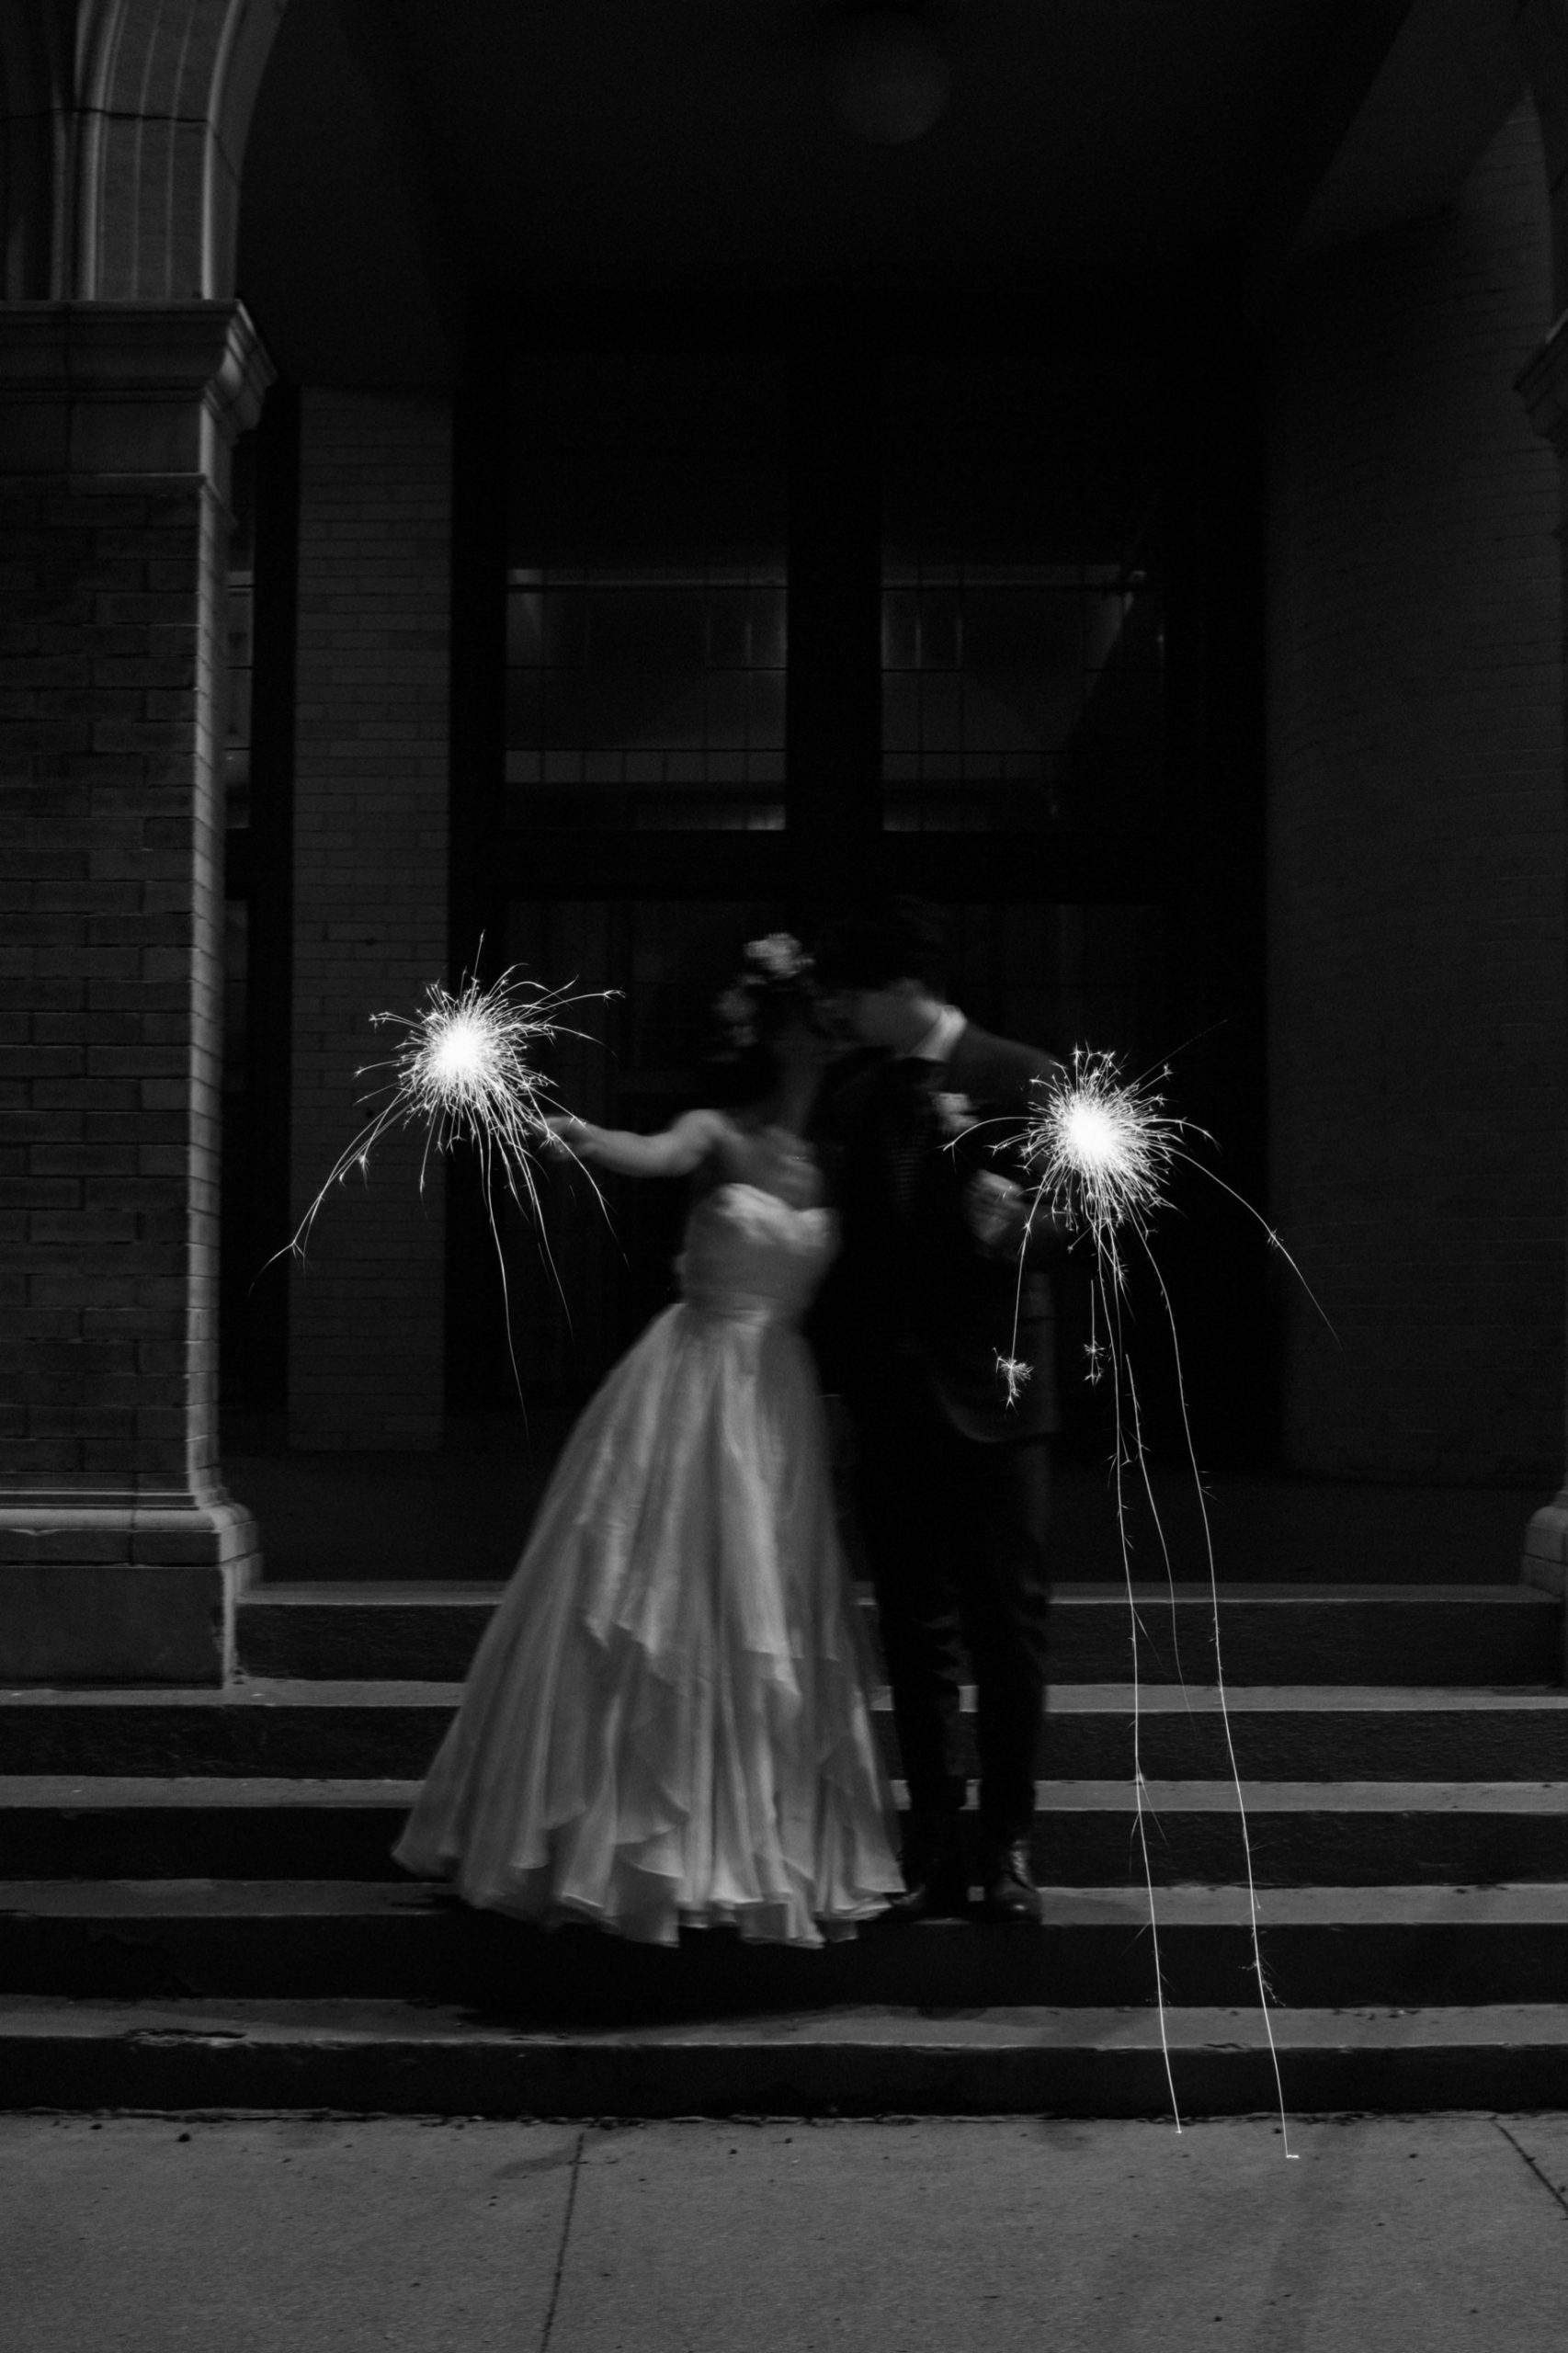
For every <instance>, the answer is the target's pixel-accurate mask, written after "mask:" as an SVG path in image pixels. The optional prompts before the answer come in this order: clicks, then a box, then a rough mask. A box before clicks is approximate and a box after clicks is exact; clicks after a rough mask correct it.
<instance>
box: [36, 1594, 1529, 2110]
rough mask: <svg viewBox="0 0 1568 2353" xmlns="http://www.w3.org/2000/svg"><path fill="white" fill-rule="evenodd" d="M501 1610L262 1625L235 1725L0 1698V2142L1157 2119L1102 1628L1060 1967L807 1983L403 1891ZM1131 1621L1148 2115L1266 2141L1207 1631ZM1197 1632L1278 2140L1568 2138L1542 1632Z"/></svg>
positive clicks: (1056, 1696) (1079, 1624) (1475, 1610)
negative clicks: (1213, 2122) (1317, 2114)
mask: <svg viewBox="0 0 1568 2353" xmlns="http://www.w3.org/2000/svg"><path fill="white" fill-rule="evenodd" d="M497 1590H498V1588H496V1587H494V1586H466V1587H465V1586H455V1585H449V1584H445V1585H440V1586H412V1585H409V1584H406V1583H400V1584H396V1585H392V1584H388V1585H382V1586H365V1585H341V1586H331V1585H324V1584H312V1585H308V1586H293V1587H289V1586H263V1587H261V1588H259V1589H258V1590H257V1591H256V1592H255V1593H253V1594H252V1595H250V1596H248V1597H246V1598H245V1599H244V1601H243V1602H242V1603H241V1605H240V1631H239V1653H240V1660H241V1665H242V1670H243V1672H242V1674H241V1676H240V1677H239V1678H238V1679H237V1680H236V1681H235V1682H234V1683H233V1685H232V1686H231V1687H229V1688H226V1689H222V1690H188V1689H186V1690H173V1689H171V1690H146V1689H142V1690H121V1689H113V1690H90V1689H74V1690H68V1691H67V1690H40V1689H31V1688H29V1689H23V1690H16V1691H11V1692H8V1693H3V1694H0V2086H3V2088H0V2099H3V2101H4V2103H5V2104H6V2105H8V2106H12V2107H17V2106H45V2107H74V2106H87V2107H99V2106H132V2107H175V2108H178V2107H213V2106H224V2107H227V2106H244V2107H277V2106H282V2107H292V2106H302V2107H308V2108H340V2109H402V2110H447V2111H454V2110H455V2111H459V2112H471V2113H475V2114H478V2113H492V2114H497V2113H498V2114H514V2113H528V2112H532V2113H540V2114H618V2113H619V2114H645V2115H668V2114H679V2113H687V2112H698V2111H706V2112H719V2113H725V2112H731V2113H758V2112H767V2111H772V2112H787V2113H801V2112H809V2111H813V2110H815V2111H821V2112H826V2111H835V2112H839V2113H852V2112H856V2111H858V2112H862V2113H866V2112H890V2111H891V2112H900V2113H911V2112H918V2111H924V2110H930V2111H954V2110H962V2109H969V2110H977V2111H998V2110H1009V2109H1016V2110H1023V2111H1039V2110H1054V2111H1058V2112H1075V2113H1084V2114H1100V2115H1113V2114H1136V2113H1158V2112H1160V2111H1162V2110H1164V2109H1168V2105H1169V2091H1168V2087H1167V2084H1166V2078H1165V2063H1164V2059H1163V2057H1162V2053H1161V2048H1160V2020H1159V2015H1158V2012H1157V2010H1156V2007H1155V2004H1154V1991H1155V1981H1154V1965H1153V1944H1152V1939H1151V1936H1150V1927H1149V1896H1148V1893H1147V1890H1146V1888H1145V1885H1144V1880H1143V1865H1142V1854H1141V1851H1140V1849H1139V1847H1138V1845H1137V1841H1136V1836H1135V1817H1134V1809H1133V1803H1132V1791H1131V1784H1130V1779H1129V1776H1130V1771H1131V1728H1132V1699H1133V1695H1132V1688H1131V1627H1130V1619H1129V1611H1128V1603H1127V1597H1126V1594H1125V1591H1122V1590H1119V1589H1117V1588H1115V1587H1112V1586H1062V1587H1060V1588H1059V1589H1058V1596H1057V1602H1056V1616H1055V1648H1054V1659H1055V1665H1054V1674H1055V1677H1056V1681H1055V1683H1054V1686H1053V1688H1052V1693H1051V1715H1050V1722H1049V1729H1048V1734H1047V1739H1046V1743H1045V1747H1044V1755H1043V1763H1044V1768H1045V1770H1046V1773H1047V1774H1048V1776H1049V1778H1048V1779H1046V1780H1045V1781H1044V1782H1042V1784H1041V1789H1040V1798H1041V1813H1040V1824H1039V1831H1038V1836H1037V1846H1036V1864H1037V1869H1038V1871H1039V1873H1040V1878H1041V1880H1042V1882H1043V1883H1044V1884H1045V1885H1046V1887H1047V1889H1048V1891H1049V1893H1048V1896H1047V1925H1046V1927H1044V1928H1043V1929H1041V1930H1040V1931H1038V1932H1031V1931H1028V1930H1018V1929H1006V1928H995V1927H976V1926H972V1925H968V1924H964V1923H958V1922H932V1923H927V1924H926V1925H924V1926H922V1927H918V1928H911V1929H903V1930H896V1931H895V1930H881V1931H873V1932H871V1933H869V1934H866V1935H863V1936H862V1937H861V1938H859V1939H858V1940H857V1941H856V1942H854V1943H851V1944H847V1945H840V1946H835V1947H834V1948H832V1949H829V1950H827V1951H824V1952H821V1953H798V1952H787V1951H779V1950H777V1949H769V1948H767V1947H741V1946H737V1944H736V1943H735V1941H734V1940H733V1938H728V1937H726V1936H722V1935H716V1934H715V1935H710V1936H707V1937H701V1936H699V1937H693V1938H687V1940H686V1941H685V1943H684V1944H683V1946H682V1948H681V1949H679V1950H678V1951H664V1950H649V1949H643V1948H631V1947H627V1946H624V1945H622V1944H619V1943H618V1942H617V1941H615V1940H614V1939H610V1938H602V1937H599V1936H597V1935H596V1934H595V1933H594V1932H592V1931H590V1930H564V1931H562V1932H559V1933H557V1934H556V1935H554V1936H551V1937H541V1936H540V1935H538V1934H536V1933H532V1932H529V1931H528V1930H526V1929H522V1928H520V1927H517V1926H516V1925H515V1924H513V1923H510V1922H507V1921H504V1920H500V1919H497V1918H495V1917H494V1916H490V1915H473V1914H472V1913H469V1912H468V1911H466V1910H465V1909H464V1908H463V1907H462V1906H461V1905H460V1904H455V1903H454V1902H453V1901H452V1900H451V1899H450V1898H449V1896H448V1895H447V1894H446V1893H444V1892H442V1891H439V1890H432V1889H429V1888H426V1887H425V1886H422V1885H417V1884H415V1883H412V1882H410V1881H407V1880H406V1879H404V1878H403V1877H402V1875H401V1874H399V1873H398V1872H397V1871H396V1870H395V1868H394V1867H393V1866H392V1863H391V1861H390V1859H389V1856H388V1850H389V1847H390V1846H391V1844H392V1839H393V1837H394V1836H395V1835H396V1831H397V1828H398V1826H399V1824H400V1823H401V1820H402V1817H403V1812H404V1811H405V1809H406V1807H407V1804H408V1802H409V1801H410V1798H411V1797H412V1794H413V1790H414V1787H415V1784H416V1781H417V1779H418V1777H419V1775H420V1774H421V1773H422V1771H423V1770H424V1768H425V1766H426V1763H427V1761H428V1759H429V1756H430V1755H431V1753H432V1751H433V1749H434V1747H435V1745H436V1743H437V1739H438V1737H439V1734H440V1731H441V1728H442V1726H443V1725H444V1723H445V1722H446V1721H447V1718H448V1716H449V1712H450V1711H451V1709H452V1707H453V1705H454V1703H455V1700H456V1697H457V1686H458V1684H459V1682H460V1677H461V1676H462V1674H463V1672H464V1669H465V1667H466V1665H467V1662H468V1660H469V1658H470V1657H471V1655H472V1650H473V1646H474V1643H475V1642H476V1641H477V1639H478V1635H479V1632H480V1630H481V1628H482V1627H483V1623H484V1620H485V1618H486V1616H487V1613H488V1611H489V1609H490V1608H491V1607H492V1606H493V1603H494V1596H495V1593H496V1591H497ZM1138 1609H1139V1619H1140V1632H1139V1637H1138V1674H1139V1694H1140V1698H1139V1706H1140V1716H1141V1726H1142V1730H1141V1746H1142V1760H1143V1770H1144V1774H1145V1783H1146V1791H1147V1806H1146V1811H1147V1815H1148V1832H1149V1859H1150V1866H1151V1870H1152V1873H1153V1879H1154V1881H1155V1893H1154V1901H1155V1906H1156V1917H1157V1921H1158V1929H1159V1950H1160V1959H1161V1962H1162V1965H1163V1970H1164V1981H1165V2031H1166V2035H1167V2038H1168V2040H1169V2044H1170V2051H1171V2064H1172V2070H1173V2073H1174V2076H1175V2081H1176V2096H1177V2099H1178V2102H1179V2103H1180V2104H1181V2107H1182V2109H1183V2112H1184V2113H1210V2114H1213V2113H1219V2112H1226V2111H1232V2112H1234V2111H1238V2110H1249V2109H1267V2108H1269V2107H1270V2106H1272V2105H1273V2103H1274V2098H1275V2089H1274V2077H1273V2071H1272V2064H1271V2062H1270V2059H1269V2055H1268V2052H1267V2040H1266V2036H1265V2029H1264V2021H1263V2015H1262V2011H1261V2007H1260V2005H1259V2000H1258V1990H1257V1984H1256V1975H1255V1972H1254V1964H1253V1946H1252V1938H1251V1931H1250V1927H1249V1925H1248V1906H1247V1899H1246V1893H1245V1884H1244V1882H1245V1870H1244V1849H1243V1841H1242V1833H1241V1825H1240V1822H1239V1820H1238V1814H1237V1807H1236V1798H1235V1791H1234V1788H1233V1782H1232V1779H1231V1775H1230V1765H1229V1756H1228V1749H1227V1741H1226V1727H1225V1722H1224V1719H1223V1718H1222V1716H1221V1711H1220V1709H1219V1706H1218V1701H1217V1695H1216V1691H1215V1688H1214V1664H1213V1644H1212V1623H1211V1612H1210V1601H1209V1597H1208V1594H1207V1591H1206V1590H1203V1591H1199V1590H1198V1589H1196V1588H1191V1587H1180V1586H1178V1587H1177V1588H1176V1597H1175V1598H1174V1599H1173V1597H1172V1596H1171V1594H1170V1592H1169V1591H1168V1589H1165V1588H1163V1587H1162V1588H1161V1589H1159V1590H1158V1591H1154V1590H1152V1589H1151V1590H1149V1591H1147V1592H1141V1593H1140V1595H1139V1597H1138ZM1221 1627H1222V1638H1223V1645H1224V1665H1225V1674H1226V1682H1227V1688H1228V1695H1229V1713H1230V1732H1231V1736H1232V1738H1233V1743H1234V1748H1235V1754H1236V1758H1237V1762H1238V1767H1239V1769H1240V1772H1241V1775H1242V1779H1243V1786H1244V1795H1245V1803H1246V1814H1247V1821H1248V1824H1249V1828H1250V1836H1251V1852H1252V1866H1253V1875H1254V1880H1255V1883H1256V1890H1257V1901H1258V1907H1259V1913H1260V1917H1261V1921H1262V1950H1263V1957H1264V1963H1265V1970H1266V1973H1267V1981H1268V1984H1269V1986H1270V1989H1271V1992H1272V1995H1273V1997H1274V2004H1275V2006H1273V2008H1272V2010H1271V2018H1272V2022H1273V2029H1274V2037H1275V2041H1276V2044H1277V2046H1278V2053H1279V2063H1280V2069H1281V2073H1282V2077H1283V2083H1284V2091H1285V2098H1286V2102H1287V2105H1288V2107H1290V2108H1291V2109H1324V2108H1347V2107H1353V2108H1358V2109H1369V2108H1384V2109H1415V2108H1420V2107H1427V2106H1462V2107H1472V2106H1491V2107H1506V2108H1512V2109H1518V2108H1528V2107H1549V2106H1550V2107H1561V2106H1568V1692H1565V1691H1564V1690H1562V1688H1559V1681H1558V1678H1559V1675H1560V1671H1561V1662H1562V1605H1561V1603H1559V1602H1555V1601H1553V1600H1551V1598H1549V1597H1547V1596H1545V1595H1543V1594H1540V1593H1538V1592H1536V1591H1534V1590H1532V1589H1530V1588H1528V1587H1524V1586H1499V1585H1491V1586H1453V1585H1445V1586H1425V1587H1423V1586H1410V1585H1402V1586H1381V1587H1380V1586H1365V1585H1356V1586H1351V1585H1324V1586H1302V1585H1280V1586H1267V1585H1253V1586H1242V1585H1229V1586H1224V1587H1222V1588H1221ZM1178 1662H1179V1677H1178ZM880 1714H881V1723H882V1727H883V1732H884V1737H886V1738H887V1739H888V1741H889V1754H890V1761H891V1762H892V1765H893V1767H894V1769H895V1771H896V1762H897V1760H896V1756H893V1755H892V1734H891V1725H889V1723H888V1720H887V1713H886V1709H885V1706H881V1709H880Z"/></svg>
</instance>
